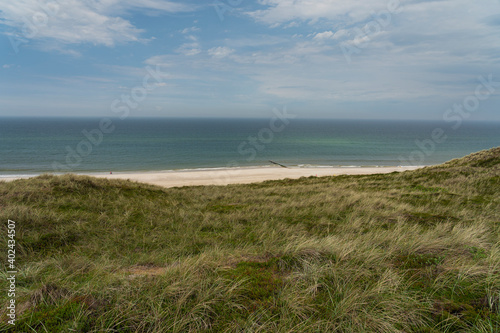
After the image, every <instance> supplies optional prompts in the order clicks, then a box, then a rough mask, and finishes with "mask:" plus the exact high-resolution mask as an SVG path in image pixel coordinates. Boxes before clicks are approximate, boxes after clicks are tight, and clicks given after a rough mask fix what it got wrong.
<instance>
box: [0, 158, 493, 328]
mask: <svg viewBox="0 0 500 333" xmlns="http://www.w3.org/2000/svg"><path fill="white" fill-rule="evenodd" d="M499 208H500V148H495V149H491V150H488V151H482V152H479V153H476V154H472V155H470V156H467V157H465V158H462V159H458V160H453V161H450V162H448V163H445V164H443V165H439V166H434V167H427V168H424V169H420V170H416V171H412V172H403V173H392V174H387V175H368V176H338V177H322V178H316V177H310V178H301V179H298V180H290V179H287V180H282V181H268V182H263V183H258V184H249V185H230V186H198V187H182V188H171V189H164V188H161V187H156V186H150V185H145V184H139V183H134V182H130V181H120V180H107V179H96V178H91V177H83V176H75V175H64V176H52V175H42V176H39V177H36V178H33V179H28V180H17V181H14V182H8V183H6V182H0V221H2V224H1V230H2V232H3V235H4V236H2V237H0V247H1V248H2V249H4V250H5V256H4V258H5V259H4V260H2V264H3V268H4V269H3V270H2V273H1V274H2V276H1V277H0V278H1V280H2V281H4V282H2V283H5V284H6V285H7V282H6V278H7V274H6V273H5V272H6V271H7V259H6V253H7V240H8V238H7V220H8V219H11V220H14V221H16V232H17V233H16V241H17V243H16V251H17V253H16V254H17V257H16V265H17V269H18V273H17V281H16V283H17V295H16V299H17V303H16V304H17V320H16V325H15V326H12V325H8V324H6V322H7V317H6V307H7V304H8V302H9V298H8V297H7V293H6V292H4V293H2V294H1V295H0V302H1V303H2V304H3V305H2V307H1V310H0V317H1V319H2V320H1V322H2V324H1V326H0V330H1V331H8V332H327V331H335V332H500V306H499V303H500V232H499V231H500V211H499Z"/></svg>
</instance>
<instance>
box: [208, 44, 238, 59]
mask: <svg viewBox="0 0 500 333" xmlns="http://www.w3.org/2000/svg"><path fill="white" fill-rule="evenodd" d="M232 53H234V50H233V49H230V48H229V47H225V46H219V47H213V48H211V49H209V50H208V55H210V56H212V57H214V58H224V57H227V56H228V55H230V54H232Z"/></svg>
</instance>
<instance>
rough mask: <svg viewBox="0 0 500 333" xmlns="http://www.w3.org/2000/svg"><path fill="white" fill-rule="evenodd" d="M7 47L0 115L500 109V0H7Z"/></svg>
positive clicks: (416, 113)
mask: <svg viewBox="0 0 500 333" xmlns="http://www.w3.org/2000/svg"><path fill="white" fill-rule="evenodd" d="M0 50H1V52H0V116H29V117H33V116H37V117H41V116H68V117H76V116H78V117H80V116H85V117H87V116H88V117H108V116H113V115H115V116H116V115H120V114H121V113H120V112H124V110H127V116H130V117H236V118H241V117H244V118H247V117H259V118H262V117H269V116H272V110H273V109H274V108H278V109H282V108H285V107H286V108H287V110H289V112H293V114H295V115H297V116H298V117H301V118H332V119H336V118H339V119H342V118H351V119H431V120H440V119H443V117H451V116H453V115H454V116H460V117H463V118H467V119H471V120H472V119H474V120H487V121H493V120H494V121H498V120H500V1H499V0H478V1H470V0H451V1H448V0H349V1H346V0H254V1H251V0H213V1H212V0H207V1H194V0H192V1H189V0H187V1H186V0H185V1H176V0H172V1H163V0H123V1H118V0H64V1H63V0H16V1H12V0H0ZM484 82H486V83H484ZM488 82H489V83H488ZM478 94H479V95H478ZM464 108H465V109H466V110H468V111H464Z"/></svg>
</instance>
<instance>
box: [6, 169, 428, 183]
mask: <svg viewBox="0 0 500 333" xmlns="http://www.w3.org/2000/svg"><path fill="white" fill-rule="evenodd" d="M418 168H420V167H418V166H404V167H332V168H330V167H321V168H320V167H310V168H299V167H295V168H293V167H291V168H282V167H279V166H276V167H252V168H233V169H209V170H186V171H151V172H113V173H112V174H109V173H88V174H85V175H89V176H93V177H100V178H108V179H129V180H132V181H137V182H141V183H148V184H153V185H159V186H163V187H180V186H193V185H228V184H248V183H256V182H262V181H265V180H277V179H285V178H290V179H296V178H300V177H309V176H317V177H322V176H338V175H368V174H377V173H390V172H394V171H397V172H402V171H407V170H415V169H418ZM23 178H26V177H23ZM14 179H19V178H18V177H5V178H1V179H0V180H5V181H12V180H14Z"/></svg>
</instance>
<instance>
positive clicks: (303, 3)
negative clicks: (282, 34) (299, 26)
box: [247, 0, 397, 26]
mask: <svg viewBox="0 0 500 333" xmlns="http://www.w3.org/2000/svg"><path fill="white" fill-rule="evenodd" d="M390 2H397V1H396V0H392V1H390V0H371V1H365V0H350V1H345V0H263V1H261V3H262V4H263V5H267V6H268V8H267V9H263V10H257V11H253V12H249V13H247V14H248V15H250V16H251V17H253V18H255V19H256V20H257V21H260V22H263V23H266V24H269V25H271V26H273V25H274V26H277V25H279V24H282V23H286V22H290V21H294V20H306V21H307V20H312V21H315V20H317V19H320V18H326V19H332V20H333V19H338V18H339V17H341V16H345V15H347V16H349V17H350V18H351V19H353V20H355V21H358V20H363V19H365V18H366V17H368V16H370V15H371V14H372V13H373V12H374V11H378V10H382V9H386V8H387V6H388V3H390Z"/></svg>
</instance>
